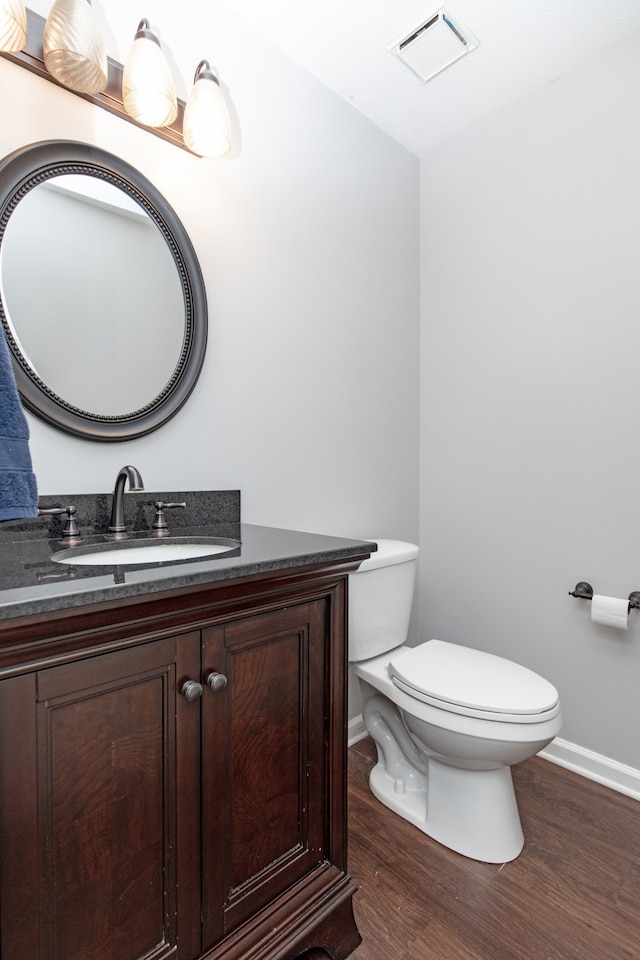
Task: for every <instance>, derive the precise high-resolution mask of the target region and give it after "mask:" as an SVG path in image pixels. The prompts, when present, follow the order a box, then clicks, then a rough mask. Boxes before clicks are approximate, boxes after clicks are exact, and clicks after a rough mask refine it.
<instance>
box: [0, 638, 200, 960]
mask: <svg viewBox="0 0 640 960" xmlns="http://www.w3.org/2000/svg"><path fill="white" fill-rule="evenodd" d="M199 653H200V651H199V635H198V634H192V635H185V636H183V637H180V638H172V639H167V640H159V641H156V642H153V643H150V644H145V645H142V646H139V647H134V648H131V649H128V650H122V651H118V652H115V653H108V654H104V655H101V656H97V657H92V658H90V659H87V660H81V661H78V662H76V663H71V664H67V665H63V666H58V667H54V668H51V669H48V670H42V671H40V672H39V673H38V674H35V675H31V676H28V677H20V678H16V679H15V680H13V679H11V680H6V681H3V683H1V684H0V719H1V720H2V721H3V724H2V731H3V742H2V760H0V786H1V787H2V788H3V811H2V814H1V815H0V830H1V840H2V855H1V856H2V861H1V868H2V879H1V881H0V897H1V900H0V909H1V911H2V930H3V932H2V949H1V951H0V954H1V956H2V960H25V957H29V958H30V960H35V958H38V960H139V958H142V957H144V958H145V960H165V958H175V960H188V958H191V957H193V956H195V955H196V954H197V953H198V952H199V950H198V947H199V930H198V925H199V919H200V918H199V904H198V901H199V893H200V891H199V861H198V833H197V831H198V828H199V824H198V818H199V809H198V799H197V798H198V790H199V772H200V771H199V767H198V763H199V761H198V759H197V755H198V747H199V723H200V703H199V701H196V702H195V703H194V702H188V701H187V700H186V699H185V698H184V697H182V696H180V695H179V690H180V689H181V685H182V683H183V682H184V681H185V680H186V679H187V678H189V677H192V676H193V677H195V678H196V679H197V678H198V677H199ZM34 697H35V700H36V703H35V704H34ZM178 738H179V739H180V740H181V743H184V744H186V747H185V748H184V750H183V749H181V750H180V751H179V750H178V748H177V741H178ZM192 744H193V747H192ZM14 770H15V772H16V774H17V783H18V786H19V793H16V794H15V795H11V794H10V795H9V802H8V804H5V803H4V800H5V798H6V796H7V794H5V793H4V791H5V789H6V788H7V785H8V784H9V783H10V782H11V778H12V771H14ZM176 785H177V786H176ZM20 798H21V799H20ZM193 805H195V807H196V811H195V813H193V812H192V810H191V808H192V807H193ZM181 818H182V819H183V820H184V823H183V824H180V823H179V820H180V819H181ZM178 835H179V837H180V847H178V845H177V837H178ZM22 848H24V851H26V856H25V855H24V853H23V850H22ZM36 850H39V851H40V853H39V856H37V855H36V854H35V851H36ZM194 858H195V863H194V862H193V860H194ZM181 879H182V880H184V890H182V889H181V890H180V894H178V889H179V883H180V880H181ZM178 899H180V903H178ZM178 911H181V913H180V916H181V920H180V923H181V926H180V928H178V927H177V920H176V917H177V915H178ZM182 917H184V920H183V919H182ZM196 938H197V939H196Z"/></svg>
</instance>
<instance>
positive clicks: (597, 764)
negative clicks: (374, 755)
mask: <svg viewBox="0 0 640 960" xmlns="http://www.w3.org/2000/svg"><path fill="white" fill-rule="evenodd" d="M347 736H348V741H347V742H348V744H349V746H350V747H352V746H353V745H354V743H358V741H360V740H364V738H365V737H366V736H367V731H366V728H365V725H364V721H363V719H362V716H358V717H354V718H353V719H352V720H349V724H348V729H347ZM539 756H541V757H544V759H545V760H550V761H551V763H557V764H558V766H560V767H566V769H567V770H573V772H574V773H578V774H580V776H582V777H586V778H587V779H588V780H595V781H596V782H597V783H602V784H604V786H605V787H610V788H611V789H612V790H616V791H617V792H618V793H624V794H626V796H628V797H633V798H634V800H640V770H636V768H635V767H628V766H626V765H625V764H624V763H618V761H617V760H612V759H611V758H610V757H605V756H603V755H602V754H601V753H594V751H593V750H587V749H586V748H585V747H579V746H578V745H577V744H575V743H569V741H568V740H562V739H561V738H560V737H556V739H555V740H553V741H552V742H551V743H550V744H549V746H548V747H547V748H546V750H542V751H541V752H540V754H539Z"/></svg>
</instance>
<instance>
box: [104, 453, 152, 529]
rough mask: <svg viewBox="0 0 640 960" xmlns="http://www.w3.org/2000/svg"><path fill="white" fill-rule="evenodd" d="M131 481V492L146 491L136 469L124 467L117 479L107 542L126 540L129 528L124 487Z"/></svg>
mask: <svg viewBox="0 0 640 960" xmlns="http://www.w3.org/2000/svg"><path fill="white" fill-rule="evenodd" d="M127 480H128V481H129V490H130V491H131V492H133V493H137V492H139V491H140V490H144V483H143V482H142V477H141V476H140V473H139V472H138V470H136V468H135V467H131V466H129V467H122V469H121V470H120V471H119V472H118V476H117V477H116V485H115V487H114V488H113V501H112V504H111V522H110V524H109V532H108V533H105V536H104V538H105V540H126V539H127V536H128V534H127V528H126V526H125V524H124V485H125V483H126V482H127Z"/></svg>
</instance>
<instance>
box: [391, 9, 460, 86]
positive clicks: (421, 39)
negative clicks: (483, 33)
mask: <svg viewBox="0 0 640 960" xmlns="http://www.w3.org/2000/svg"><path fill="white" fill-rule="evenodd" d="M477 46H478V41H477V40H476V39H475V37H474V36H473V35H472V34H471V33H470V32H469V30H467V29H466V28H465V27H462V26H461V25H460V22H459V20H457V19H456V20H455V22H454V20H453V19H452V18H451V16H450V15H449V14H448V13H447V12H446V11H445V10H444V9H441V10H438V12H437V13H434V15H433V16H432V17H430V18H429V20H427V21H426V23H423V24H422V25H421V26H420V27H417V28H416V29H415V30H413V31H412V32H411V33H410V34H409V36H408V37H405V38H404V40H400V41H399V42H397V43H394V44H392V45H391V46H390V47H389V49H390V50H391V51H392V52H393V53H395V54H396V56H397V57H399V58H400V60H402V62H403V63H405V64H406V65H407V66H408V67H409V69H410V70H411V71H412V72H413V73H415V74H416V76H417V77H419V78H420V79H421V80H422V82H423V83H426V82H427V80H431V78H432V77H435V76H436V74H438V73H440V71H441V70H444V69H445V68H446V67H449V66H451V64H452V63H455V62H456V60H459V59H460V58H461V57H464V56H465V55H466V54H467V53H471V51H472V50H475V49H476V47H477Z"/></svg>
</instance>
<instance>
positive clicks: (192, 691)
mask: <svg viewBox="0 0 640 960" xmlns="http://www.w3.org/2000/svg"><path fill="white" fill-rule="evenodd" d="M180 693H181V694H182V696H183V697H184V698H185V700H189V702H190V703H191V702H193V701H194V700H199V699H200V697H201V696H202V684H201V683H198V681H197V680H185V682H184V683H183V684H182V690H181V691H180Z"/></svg>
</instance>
